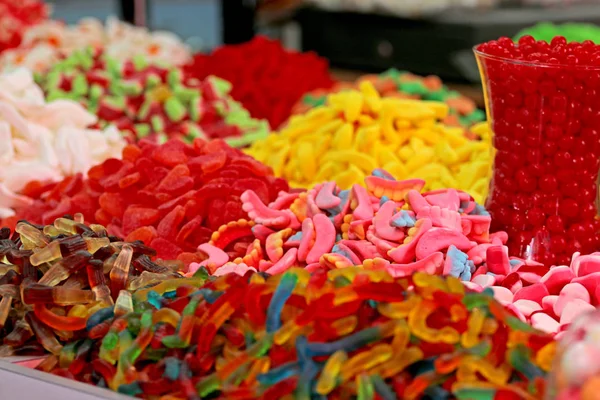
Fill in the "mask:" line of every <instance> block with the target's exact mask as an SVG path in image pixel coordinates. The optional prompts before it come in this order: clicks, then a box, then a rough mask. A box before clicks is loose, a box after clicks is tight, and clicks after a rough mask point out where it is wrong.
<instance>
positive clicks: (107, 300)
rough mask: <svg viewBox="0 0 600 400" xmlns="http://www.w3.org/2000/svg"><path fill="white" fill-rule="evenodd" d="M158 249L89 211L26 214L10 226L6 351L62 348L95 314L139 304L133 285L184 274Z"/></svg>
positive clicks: (3, 267)
mask: <svg viewBox="0 0 600 400" xmlns="http://www.w3.org/2000/svg"><path fill="white" fill-rule="evenodd" d="M155 255H156V252H155V251H154V250H153V249H151V248H149V247H147V246H144V245H143V244H142V243H141V242H130V243H128V242H123V241H121V240H120V239H118V238H116V237H114V236H110V235H108V233H107V232H106V229H105V228H104V227H103V226H101V225H95V224H92V225H89V226H88V225H84V224H83V216H82V215H81V214H78V215H76V216H75V219H68V218H59V219H57V220H55V221H54V223H53V224H52V225H46V226H37V225H34V224H30V223H28V222H24V221H22V222H19V223H18V224H17V227H16V231H15V232H13V233H12V234H11V232H10V230H9V229H8V228H2V229H1V230H0V297H1V298H2V300H0V332H2V335H1V337H2V345H0V357H2V356H10V355H15V354H16V355H23V354H43V353H45V352H49V353H52V354H56V355H58V354H60V353H61V351H62V350H63V347H64V346H66V348H70V345H69V343H71V342H73V341H77V340H79V339H80V338H82V335H81V331H82V330H85V329H86V327H90V326H91V325H90V324H94V321H96V324H97V323H99V321H101V320H104V319H106V318H109V317H110V316H112V310H113V308H114V312H115V313H117V314H123V313H127V312H129V311H131V310H132V307H133V304H132V299H131V294H130V292H129V291H128V290H135V289H137V288H142V287H146V286H148V285H156V284H157V283H160V282H162V284H163V285H168V282H170V281H172V280H173V279H177V278H179V277H181V275H179V274H178V273H177V272H176V271H177V267H179V266H182V265H181V263H179V264H178V263H166V262H161V263H155V262H153V261H152V260H151V257H153V256H155ZM193 282H194V280H190V281H189V284H192V283H193ZM106 307H110V309H111V313H109V314H107V312H106ZM94 325H95V324H94ZM99 330H100V328H96V332H97V331H99ZM100 332H101V330H100ZM97 335H98V333H93V332H92V333H89V332H88V333H86V334H85V335H84V336H85V337H95V336H96V337H98V336H97ZM102 335H103V334H100V336H102Z"/></svg>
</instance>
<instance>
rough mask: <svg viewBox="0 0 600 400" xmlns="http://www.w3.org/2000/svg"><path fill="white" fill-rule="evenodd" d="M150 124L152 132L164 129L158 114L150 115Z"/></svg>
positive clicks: (163, 123)
mask: <svg viewBox="0 0 600 400" xmlns="http://www.w3.org/2000/svg"><path fill="white" fill-rule="evenodd" d="M150 125H152V130H154V132H162V131H163V130H164V129H165V122H164V121H163V119H162V118H161V117H160V116H159V115H153V116H152V118H151V119H150ZM165 136H166V135H165ZM165 142H166V140H165Z"/></svg>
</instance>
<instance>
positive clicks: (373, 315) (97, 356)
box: [28, 246, 555, 400]
mask: <svg viewBox="0 0 600 400" xmlns="http://www.w3.org/2000/svg"><path fill="white" fill-rule="evenodd" d="M123 247H124V248H125V247H126V246H123ZM124 251H125V250H121V253H122V252H124ZM113 268H114V267H113ZM177 283H178V284H177ZM194 286H195V285H194V284H193V283H189V282H188V281H187V280H183V279H180V280H178V281H176V282H174V284H173V285H171V286H170V287H165V286H162V285H159V286H155V287H154V288H153V289H151V290H144V291H143V293H139V292H138V293H133V295H132V296H131V297H128V298H127V301H123V303H125V304H124V305H123V304H118V303H115V306H114V307H106V308H102V309H99V310H97V311H96V312H95V313H94V314H92V315H91V316H90V317H88V318H87V322H86V324H85V325H83V324H81V325H79V326H76V327H75V328H74V329H72V330H75V332H73V335H74V336H75V337H74V340H72V341H70V342H69V343H68V344H66V345H65V346H63V347H62V349H61V348H60V347H59V346H54V347H52V351H51V352H52V354H51V355H50V356H48V357H47V358H46V359H45V360H44V361H43V362H42V363H41V364H40V365H39V366H38V369H40V370H43V371H48V372H51V373H53V374H56V375H59V376H64V377H68V378H71V379H77V380H79V381H83V382H87V383H91V384H94V385H98V386H101V387H107V388H110V389H112V390H115V391H118V392H120V393H123V394H128V395H131V396H136V397H141V398H146V399H149V398H159V397H160V398H163V399H164V398H190V399H191V398H207V397H208V398H211V397H217V396H220V397H223V398H244V399H251V398H262V399H274V398H279V397H283V398H286V397H285V396H290V397H292V396H293V398H325V397H327V398H359V399H367V398H374V396H375V394H377V396H378V397H379V398H383V399H395V398H401V399H418V398H436V399H437V398H450V397H452V398H462V399H472V398H501V399H509V398H510V399H512V398H519V399H526V400H528V399H536V398H540V397H541V396H543V390H544V382H543V380H542V379H543V377H544V375H545V374H546V371H547V370H548V368H549V367H550V362H551V360H552V354H553V353H554V350H555V343H554V342H553V341H552V338H551V337H549V336H546V335H543V334H541V333H540V332H538V331H535V330H534V329H532V328H531V327H529V326H527V325H525V324H522V323H520V322H519V321H518V319H516V318H515V317H514V316H512V315H510V313H509V312H507V311H506V310H505V309H503V308H502V307H501V306H500V305H499V304H498V303H496V302H495V301H494V300H493V298H492V296H491V295H490V294H489V293H482V294H479V293H465V292H464V288H463V286H462V285H461V284H460V282H459V281H458V280H456V279H455V278H447V279H442V278H440V277H435V276H429V275H427V274H422V273H418V274H415V275H413V276H412V277H410V278H396V279H394V278H392V277H391V276H390V275H388V274H386V273H385V272H382V271H366V270H363V269H360V268H348V269H343V270H336V271H329V273H325V272H322V271H321V272H318V273H316V274H313V275H312V276H311V275H310V274H309V273H308V272H307V271H306V270H302V269H298V268H294V269H291V270H289V271H287V272H286V273H285V274H283V275H276V276H270V277H265V276H262V275H260V274H258V273H249V274H246V275H244V276H237V275H227V276H223V277H220V278H216V279H214V280H212V279H211V280H209V281H208V283H206V284H205V285H204V286H203V287H202V288H201V289H200V290H197V289H196V288H195V287H194ZM121 293H126V292H121ZM119 297H120V296H119ZM42 307H43V306H41V307H40V308H42ZM75 307H77V306H75ZM84 307H85V306H84ZM44 308H45V307H44ZM28 315H29V318H28V320H29V321H30V323H31V322H34V323H33V324H31V325H33V326H36V324H35V323H36V322H38V321H37V320H36V319H33V318H32V315H31V313H30V314H28ZM34 315H35V314H34ZM62 318H64V317H62ZM75 318H77V317H75ZM79 318H80V319H82V318H81V317H79ZM33 326H32V327H33ZM36 327H37V326H36ZM61 328H62V327H61ZM161 396H162V397H161ZM474 396H476V397H474Z"/></svg>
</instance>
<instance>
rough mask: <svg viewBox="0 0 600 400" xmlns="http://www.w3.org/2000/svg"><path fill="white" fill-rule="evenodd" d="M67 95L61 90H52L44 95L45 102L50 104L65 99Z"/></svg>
mask: <svg viewBox="0 0 600 400" xmlns="http://www.w3.org/2000/svg"><path fill="white" fill-rule="evenodd" d="M67 98H69V94H68V93H67V92H65V91H64V90H62V89H54V90H52V91H51V92H48V95H46V101H48V102H51V101H54V100H58V99H67Z"/></svg>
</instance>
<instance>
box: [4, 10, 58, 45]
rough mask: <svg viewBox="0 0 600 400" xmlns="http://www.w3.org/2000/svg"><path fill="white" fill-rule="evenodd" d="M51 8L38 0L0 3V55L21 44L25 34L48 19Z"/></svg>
mask: <svg viewBox="0 0 600 400" xmlns="http://www.w3.org/2000/svg"><path fill="white" fill-rule="evenodd" d="M48 14H49V8H48V5H46V4H45V3H44V2H43V1H38V0H21V1H14V0H1V1H0V53H2V52H4V51H6V50H7V49H12V48H14V47H17V46H19V45H20V44H21V41H22V40H23V35H24V32H27V30H28V29H30V28H31V27H32V26H35V25H37V24H41V23H43V21H44V20H46V19H47V18H48Z"/></svg>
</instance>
